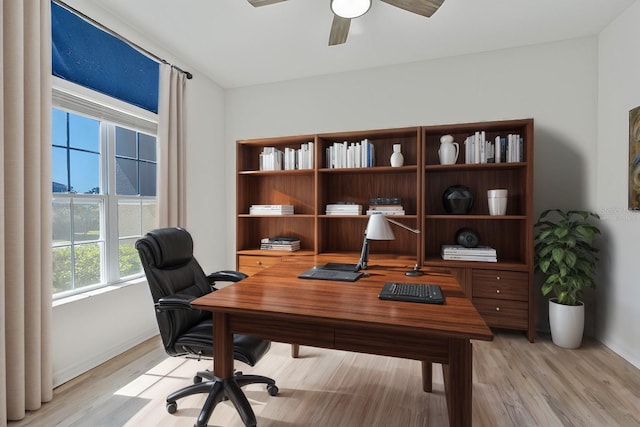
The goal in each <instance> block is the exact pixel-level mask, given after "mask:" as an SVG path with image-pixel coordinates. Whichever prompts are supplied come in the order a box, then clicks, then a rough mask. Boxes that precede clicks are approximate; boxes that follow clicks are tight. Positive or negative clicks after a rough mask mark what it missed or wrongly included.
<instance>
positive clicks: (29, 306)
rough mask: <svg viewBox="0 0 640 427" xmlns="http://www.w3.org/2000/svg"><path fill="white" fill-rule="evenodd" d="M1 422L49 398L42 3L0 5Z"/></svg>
mask: <svg viewBox="0 0 640 427" xmlns="http://www.w3.org/2000/svg"><path fill="white" fill-rule="evenodd" d="M0 20H1V21H2V30H1V31H2V33H1V35H0V37H1V40H0V61H1V64H0V74H2V83H3V84H2V85H0V196H1V197H0V213H1V215H0V423H2V424H3V425H6V424H7V420H18V419H21V418H23V417H24V416H25V414H26V411H27V410H35V409H38V408H39V407H40V406H41V404H42V402H46V401H49V400H51V398H52V394H53V387H52V367H51V351H50V337H51V333H50V326H51V31H50V25H51V18H50V3H49V0H0Z"/></svg>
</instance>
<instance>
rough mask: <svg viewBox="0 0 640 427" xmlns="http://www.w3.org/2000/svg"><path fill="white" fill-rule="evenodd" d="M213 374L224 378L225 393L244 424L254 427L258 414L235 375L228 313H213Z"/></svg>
mask: <svg viewBox="0 0 640 427" xmlns="http://www.w3.org/2000/svg"><path fill="white" fill-rule="evenodd" d="M213 374H214V375H215V376H216V377H218V378H220V379H221V380H222V384H223V388H224V395H225V396H226V397H228V398H229V400H230V401H231V402H232V403H233V406H235V408H236V410H237V411H238V414H239V415H240V418H242V422H243V423H244V425H245V426H247V427H254V426H255V425H256V416H255V414H254V412H253V409H252V408H251V404H249V401H248V400H247V397H246V396H245V395H244V392H243V391H242V389H241V388H240V386H239V385H238V383H237V382H236V380H235V378H234V375H233V334H232V333H231V327H230V325H229V315H228V314H223V313H213ZM207 420H208V418H207ZM202 425H204V424H202Z"/></svg>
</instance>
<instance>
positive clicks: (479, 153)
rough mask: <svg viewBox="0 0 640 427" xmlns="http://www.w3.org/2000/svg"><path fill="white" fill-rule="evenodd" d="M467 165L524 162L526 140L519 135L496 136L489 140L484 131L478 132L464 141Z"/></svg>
mask: <svg viewBox="0 0 640 427" xmlns="http://www.w3.org/2000/svg"><path fill="white" fill-rule="evenodd" d="M464 146H465V163H512V162H522V161H524V138H523V137H521V136H520V135H519V134H512V133H510V134H508V135H507V136H506V137H504V136H500V135H498V136H496V137H495V138H494V139H493V140H492V141H489V140H487V136H486V133H485V132H484V131H478V132H476V133H475V134H473V135H471V136H469V137H468V138H467V139H465V141H464Z"/></svg>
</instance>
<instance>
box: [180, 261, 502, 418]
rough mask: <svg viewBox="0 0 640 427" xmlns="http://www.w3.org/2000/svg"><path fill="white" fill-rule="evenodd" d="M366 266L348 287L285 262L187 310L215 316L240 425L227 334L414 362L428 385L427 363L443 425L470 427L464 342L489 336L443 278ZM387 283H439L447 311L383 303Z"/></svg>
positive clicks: (246, 409)
mask: <svg viewBox="0 0 640 427" xmlns="http://www.w3.org/2000/svg"><path fill="white" fill-rule="evenodd" d="M315 262H316V263H321V260H319V259H316V260H315ZM372 264H373V265H372V266H371V267H370V269H369V270H367V273H369V276H368V277H362V278H361V279H359V280H358V281H357V282H354V283H347V282H333V281H324V280H304V279H298V278H297V277H296V276H297V275H298V274H299V273H301V272H303V271H304V270H306V269H308V268H311V267H312V266H313V264H312V263H311V262H304V261H300V262H295V263H294V262H284V263H281V264H277V265H274V266H272V267H269V268H267V269H265V270H264V271H262V272H260V273H258V274H256V275H254V276H252V277H249V278H247V279H245V280H243V281H241V282H238V283H235V284H233V285H231V286H228V287H226V288H223V289H221V290H219V291H217V292H213V293H211V294H209V295H206V296H204V297H201V298H198V299H197V300H195V301H193V303H192V305H193V307H195V308H199V309H201V310H207V311H211V312H213V316H214V374H215V375H216V376H218V377H220V378H223V379H227V380H228V382H229V385H230V387H231V390H230V392H229V393H228V394H230V396H229V399H230V400H231V401H233V403H234V405H235V406H236V409H238V412H239V413H240V416H241V417H242V418H243V421H244V422H245V424H246V425H248V426H251V425H255V423H256V421H255V415H254V414H253V410H252V409H251V407H250V405H249V403H248V401H247V399H246V397H244V394H243V393H242V391H241V390H240V388H239V387H237V386H234V385H233V379H232V378H233V363H234V360H233V340H232V334H233V333H239V334H246V335H254V336H259V337H262V338H266V339H269V340H272V341H278V342H285V343H294V344H302V345H310V346H315V347H323V348H333V349H339V350H347V351H354V352H360V353H371V354H379V355H385V356H392V357H400V358H407V359H416V360H420V361H422V362H423V371H424V373H426V375H427V376H428V381H429V383H430V381H431V375H430V374H431V371H430V369H431V363H433V362H435V363H441V364H442V366H443V374H444V379H445V392H446V399H447V408H448V413H449V424H450V425H451V426H470V425H471V408H472V396H471V390H472V348H471V341H470V340H472V339H476V340H491V339H492V338H493V335H492V333H491V331H490V330H489V328H488V327H487V325H486V324H485V322H484V320H482V318H481V317H480V315H479V314H478V312H477V311H476V309H475V308H474V307H473V305H472V304H471V301H469V300H468V299H467V298H466V297H465V296H464V295H463V292H462V290H461V288H460V286H459V285H458V283H457V282H456V280H455V279H454V278H453V277H452V276H450V275H449V274H446V273H445V272H443V271H442V270H441V271H434V272H433V274H429V275H425V276H421V277H407V276H405V275H404V271H406V268H403V267H398V265H400V264H399V263H398V262H394V261H389V262H385V261H375V260H374V261H373V262H372ZM376 265H377V266H376ZM394 265H395V266H394ZM387 281H403V282H416V283H427V282H428V283H437V284H439V285H440V286H441V287H442V290H443V292H444V295H445V297H446V303H445V304H444V305H432V304H416V303H408V302H395V301H381V300H379V299H378V292H379V291H380V289H381V288H382V285H383V284H384V283H385V282H387ZM429 389H430V384H429Z"/></svg>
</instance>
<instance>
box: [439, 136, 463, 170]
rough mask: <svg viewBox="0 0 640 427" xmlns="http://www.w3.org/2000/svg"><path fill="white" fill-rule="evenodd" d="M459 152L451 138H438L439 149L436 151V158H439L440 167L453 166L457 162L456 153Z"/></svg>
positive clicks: (457, 146) (458, 147)
mask: <svg viewBox="0 0 640 427" xmlns="http://www.w3.org/2000/svg"><path fill="white" fill-rule="evenodd" d="M459 152H460V146H459V145H458V143H457V142H453V136H451V135H443V136H442V137H440V149H439V150H438V156H440V164H441V165H453V164H455V163H456V162H457V161H458V153H459Z"/></svg>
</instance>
